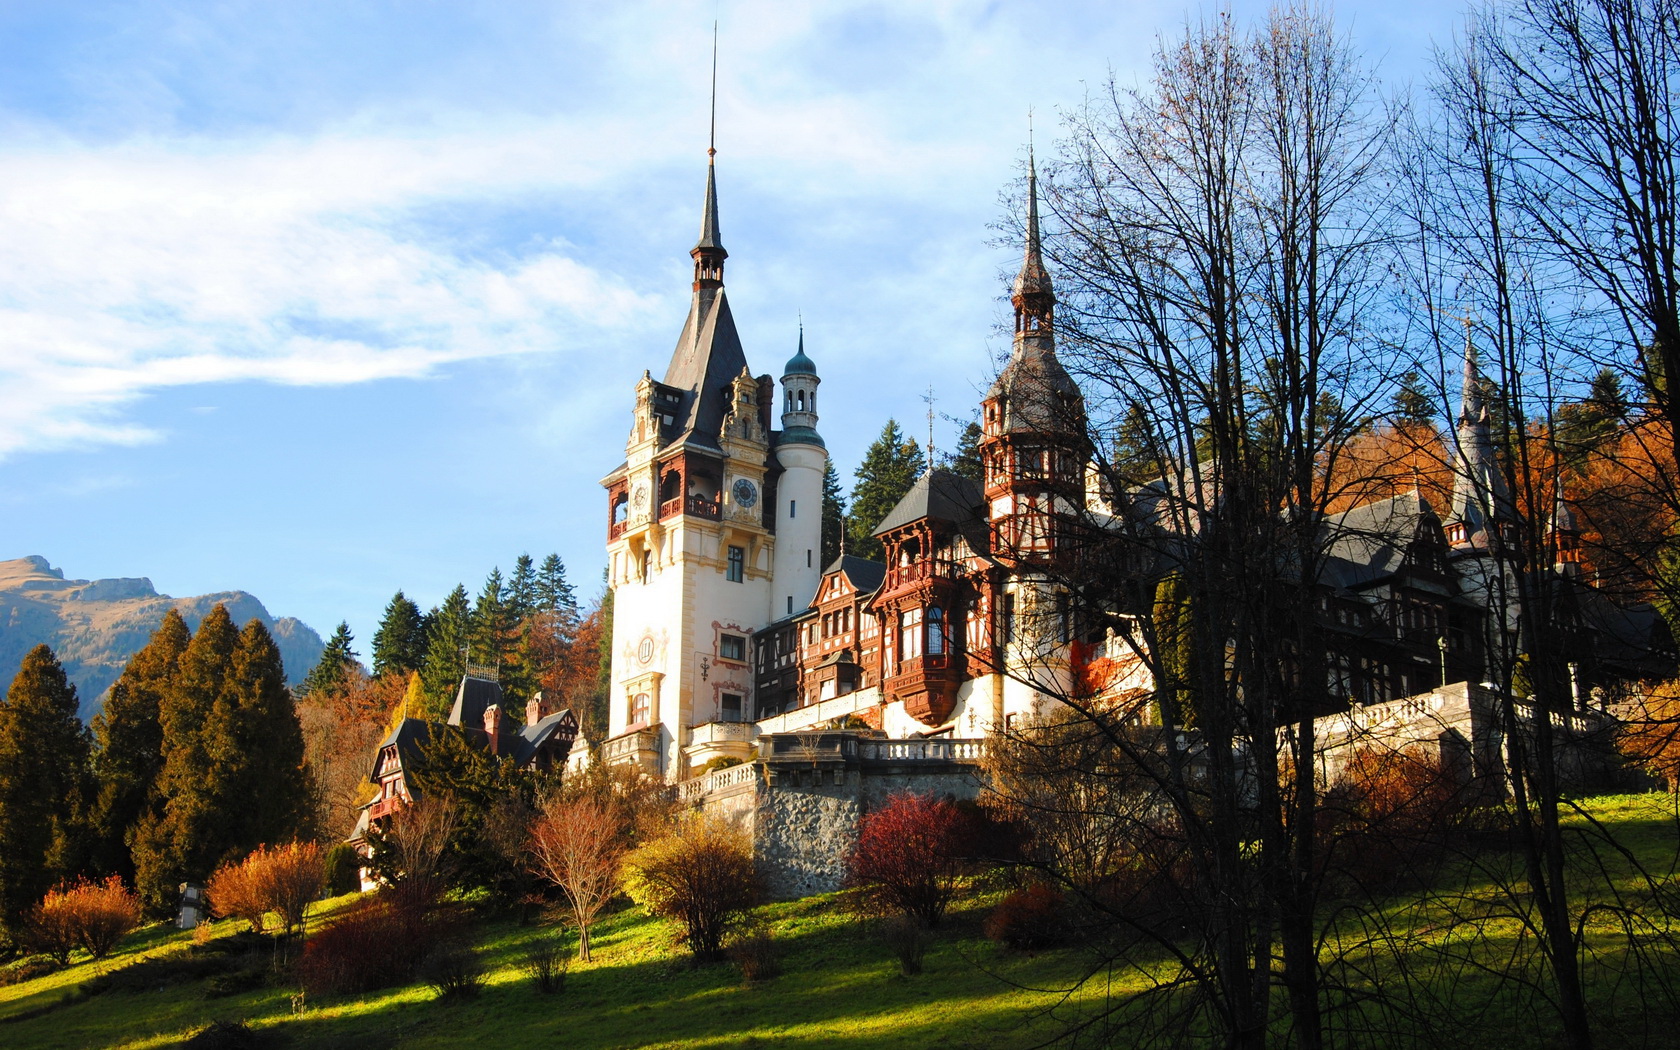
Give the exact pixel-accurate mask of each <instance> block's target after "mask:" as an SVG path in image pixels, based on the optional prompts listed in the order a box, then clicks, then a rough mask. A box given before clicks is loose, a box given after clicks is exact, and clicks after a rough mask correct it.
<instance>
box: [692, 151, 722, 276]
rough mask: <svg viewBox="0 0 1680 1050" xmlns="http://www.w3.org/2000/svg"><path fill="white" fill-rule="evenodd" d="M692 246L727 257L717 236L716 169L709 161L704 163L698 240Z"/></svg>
mask: <svg viewBox="0 0 1680 1050" xmlns="http://www.w3.org/2000/svg"><path fill="white" fill-rule="evenodd" d="M694 246H695V247H696V248H715V249H716V250H717V251H719V252H720V253H722V254H723V255H724V256H725V257H728V255H729V253H728V252H726V251H724V250H723V238H722V237H721V236H720V235H719V234H718V206H717V168H716V166H715V165H713V164H712V163H711V162H710V161H707V162H706V205H705V208H704V209H703V210H702V211H701V213H700V239H699V240H698V241H696V242H695V243H694Z"/></svg>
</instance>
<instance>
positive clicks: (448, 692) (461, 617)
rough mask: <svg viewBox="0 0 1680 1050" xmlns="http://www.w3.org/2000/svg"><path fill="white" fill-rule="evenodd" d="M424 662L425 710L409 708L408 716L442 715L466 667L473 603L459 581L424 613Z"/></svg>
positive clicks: (452, 698)
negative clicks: (441, 602) (437, 603)
mask: <svg viewBox="0 0 1680 1050" xmlns="http://www.w3.org/2000/svg"><path fill="white" fill-rule="evenodd" d="M427 618H428V619H430V620H431V626H430V627H429V628H428V629H427V631H426V662H425V664H424V665H423V666H422V667H421V669H420V680H421V683H422V684H423V685H424V687H425V696H426V703H425V709H424V710H413V709H411V710H410V711H409V713H408V714H409V717H410V718H428V719H430V718H441V717H442V715H443V714H445V713H447V712H448V710H449V707H450V705H451V704H453V703H454V702H455V690H456V689H457V688H458V687H459V686H460V684H461V675H463V674H464V673H466V669H467V645H468V642H469V641H470V639H471V633H472V605H471V603H470V602H469V601H468V600H467V589H466V588H465V587H463V586H462V585H460V584H456V585H455V589H454V590H452V591H450V592H449V597H447V598H445V599H444V600H443V604H442V605H440V606H438V607H437V608H435V609H433V610H432V611H431V612H430V613H428V614H427Z"/></svg>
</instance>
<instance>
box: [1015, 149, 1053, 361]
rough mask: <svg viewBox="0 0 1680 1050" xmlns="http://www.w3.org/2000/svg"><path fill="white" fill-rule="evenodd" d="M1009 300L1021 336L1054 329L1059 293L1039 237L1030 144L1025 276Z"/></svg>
mask: <svg viewBox="0 0 1680 1050" xmlns="http://www.w3.org/2000/svg"><path fill="white" fill-rule="evenodd" d="M1009 298H1010V302H1012V303H1013V304H1014V305H1015V331H1016V333H1017V334H1020V333H1022V332H1025V331H1031V330H1036V329H1039V328H1049V327H1050V323H1051V320H1052V318H1053V315H1054V312H1055V306H1056V292H1055V289H1054V288H1052V287H1051V285H1050V273H1049V271H1048V270H1046V269H1045V268H1044V247H1043V244H1042V242H1041V241H1040V239H1039V233H1038V163H1037V161H1036V160H1035V159H1034V157H1033V148H1032V145H1031V144H1030V143H1029V144H1028V146H1027V243H1026V250H1025V253H1024V256H1023V258H1022V260H1021V272H1020V273H1019V274H1017V275H1016V277H1015V288H1014V291H1013V294H1012V295H1010V297H1009Z"/></svg>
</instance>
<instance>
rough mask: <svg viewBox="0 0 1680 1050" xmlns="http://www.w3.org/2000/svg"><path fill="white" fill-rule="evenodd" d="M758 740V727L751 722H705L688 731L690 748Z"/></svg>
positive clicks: (746, 742)
mask: <svg viewBox="0 0 1680 1050" xmlns="http://www.w3.org/2000/svg"><path fill="white" fill-rule="evenodd" d="M757 739H758V725H757V724H756V723H753V722H707V723H705V724H704V725H697V726H695V727H694V728H693V729H691V730H689V737H688V741H689V744H690V746H707V745H712V744H750V743H752V742H753V741H754V740H757Z"/></svg>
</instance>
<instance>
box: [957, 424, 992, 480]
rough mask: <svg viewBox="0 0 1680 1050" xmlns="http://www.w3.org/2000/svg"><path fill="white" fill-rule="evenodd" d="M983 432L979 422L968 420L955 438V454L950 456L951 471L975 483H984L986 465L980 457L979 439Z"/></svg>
mask: <svg viewBox="0 0 1680 1050" xmlns="http://www.w3.org/2000/svg"><path fill="white" fill-rule="evenodd" d="M983 436H984V434H983V432H982V431H981V430H980V424H979V423H976V422H975V421H973V420H969V422H968V426H966V427H963V432H962V436H960V437H958V438H957V454H956V455H954V456H952V457H951V466H950V470H951V473H953V474H957V475H960V476H962V477H965V478H967V479H968V480H970V481H972V482H974V483H975V484H976V485H984V484H985V483H986V465H985V463H983V462H982V461H981V459H980V439H981V437H983Z"/></svg>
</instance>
